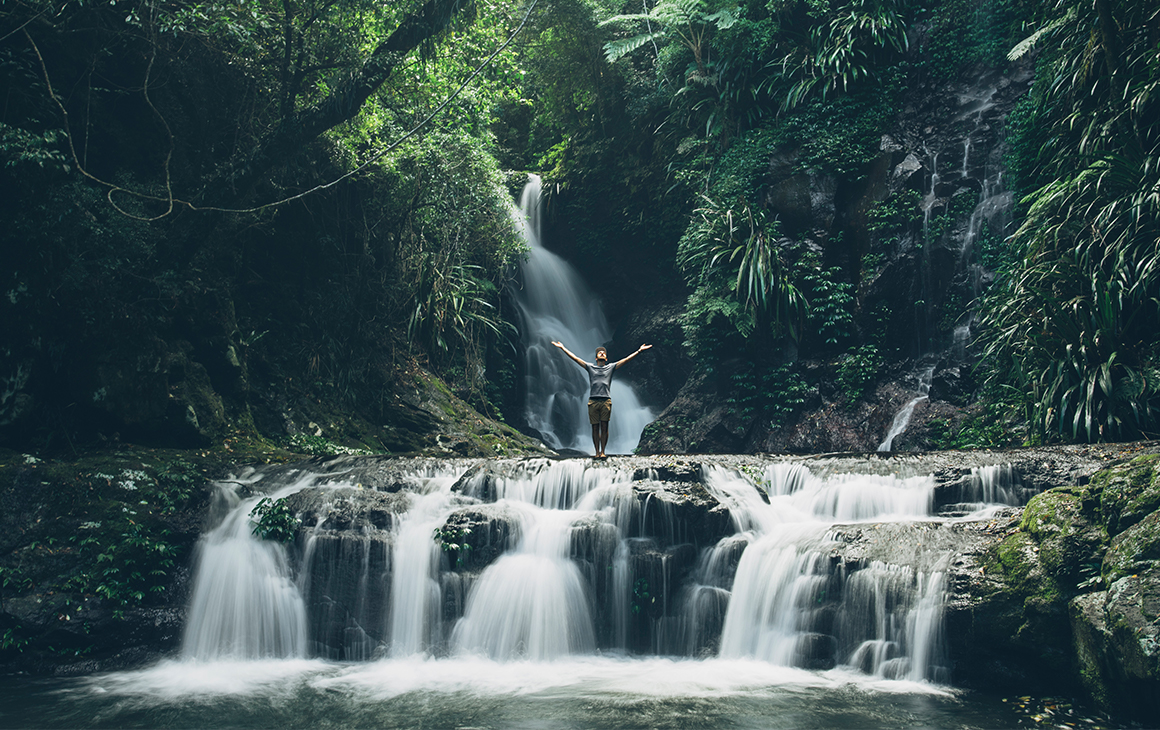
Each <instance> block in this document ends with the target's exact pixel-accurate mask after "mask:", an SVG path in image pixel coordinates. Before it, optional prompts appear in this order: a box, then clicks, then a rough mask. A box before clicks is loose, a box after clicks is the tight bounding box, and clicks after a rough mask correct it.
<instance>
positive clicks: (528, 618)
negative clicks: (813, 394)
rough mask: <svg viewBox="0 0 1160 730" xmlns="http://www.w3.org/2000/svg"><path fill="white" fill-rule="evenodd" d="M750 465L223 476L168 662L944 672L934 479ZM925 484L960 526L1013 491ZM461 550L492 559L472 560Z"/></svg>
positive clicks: (1000, 469) (1002, 473)
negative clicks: (731, 665) (258, 528)
mask: <svg viewBox="0 0 1160 730" xmlns="http://www.w3.org/2000/svg"><path fill="white" fill-rule="evenodd" d="M734 458H736V457H734ZM748 458H750V459H751V461H752V465H750V466H748V467H746V468H744V469H743V470H742V471H738V469H737V468H736V467H735V466H733V465H732V464H734V463H735V462H733V461H729V458H728V457H722V458H721V461H722V462H723V463H717V462H715V461H712V460H707V461H702V462H701V463H700V464H699V465H697V466H696V468H694V469H688V468H685V467H681V465H680V464H676V463H660V462H658V461H657V460H653V459H640V460H632V461H627V460H626V462H625V464H626V465H629V466H631V468H625V467H617V468H613V467H596V466H594V465H592V464H591V463H590V462H589V461H587V460H582V459H564V460H550V459H545V458H534V459H516V460H448V461H447V462H446V463H444V464H442V465H437V466H435V467H432V466H430V465H428V466H427V467H425V469H419V470H416V469H413V468H410V467H409V465H408V463H407V460H398V461H399V466H397V467H384V466H383V464H391V463H393V462H392V461H391V460H382V461H372V460H371V459H369V458H367V459H363V460H361V461H360V460H359V459H348V460H347V461H344V462H341V463H340V464H337V465H335V466H333V467H332V468H333V469H339V468H340V467H341V468H343V469H344V470H343V471H338V472H337V474H335V473H333V472H332V474H331V475H320V474H312V473H311V472H310V471H309V469H310V468H312V467H313V466H314V465H310V466H308V467H305V468H302V467H296V468H293V469H284V470H283V472H282V473H280V474H279V473H277V472H275V471H273V470H268V471H266V472H263V473H262V474H263V475H264V476H263V478H262V479H260V480H251V481H249V482H246V483H245V484H242V483H240V482H241V481H242V480H232V481H233V483H232V484H231V483H223V484H221V485H219V491H218V495H219V500H220V501H221V505H222V506H221V510H222V511H224V512H225V515H224V517H223V519H222V520H221V522H220V524H219V525H218V526H216V527H214V528H213V529H212V530H210V531H209V532H208V533H207V534H206V536H205V537H204V538H203V541H202V546H201V548H200V550H199V557H198V565H197V570H196V577H195V585H194V591H193V599H192V601H191V604H190V610H189V624H188V628H187V630H186V633H185V644H184V648H183V657H184V658H185V660H186V661H187V662H193V663H197V662H206V661H221V660H231V661H232V660H256V659H270V658H276V659H295V658H310V657H321V658H323V659H328V660H342V661H363V662H365V661H368V660H372V659H377V660H379V661H382V662H413V661H416V660H422V661H426V660H429V659H438V660H439V661H491V662H499V663H509V662H513V661H518V662H560V661H572V660H575V658H577V657H594V656H595V655H597V654H598V653H599V654H604V655H617V656H625V655H632V654H648V655H655V654H660V655H664V654H668V655H678V656H685V657H696V658H702V659H703V658H706V657H716V660H719V661H758V662H763V663H767V664H771V665H778V666H784V667H787V668H800V669H806V670H812V671H827V670H831V669H839V670H842V671H844V672H851V671H853V672H857V673H861V674H863V675H866V676H872V677H878V678H880V679H890V680H908V681H920V682H930V681H935V682H945V681H947V680H948V675H947V672H946V666H947V664H948V662H947V660H946V657H945V656H944V653H945V652H944V649H943V637H942V613H943V607H944V604H945V599H946V593H947V577H946V575H947V565H948V561H949V555H950V548H949V544H950V543H949V542H948V541H952V540H953V533H954V531H953V529H951V528H948V529H947V530H946V531H945V533H942V534H943V535H944V537H940V536H939V535H938V534H936V533H937V532H938V530H940V529H941V525H942V524H943V522H942V520H943V519H944V518H940V517H936V516H935V514H936V513H935V500H934V494H935V487H936V482H935V479H934V477H932V476H929V475H923V474H916V475H913V476H906V475H902V474H898V473H859V472H858V471H850V469H849V468H845V469H842V470H837V471H833V472H832V473H831V472H825V471H822V472H819V473H815V472H814V471H812V470H811V468H808V467H807V466H806V464H804V463H802V462H790V461H783V460H771V459H768V458H764V457H748ZM363 463H365V464H367V465H366V466H363V467H359V466H358V465H359V464H363ZM883 463H886V462H883ZM641 464H646V465H647V467H646V468H641V466H640V465H641ZM726 464H729V465H726ZM754 465H756V466H754ZM868 465H869V463H868ZM392 468H394V469H395V470H394V471H391V469H392ZM299 469H302V470H301V471H299ZM674 479H676V480H677V481H668V480H674ZM279 480H281V481H279ZM367 482H370V486H366V485H365V484H366V483H367ZM376 485H377V486H376ZM261 487H265V488H266V491H267V493H268V494H269V495H270V496H271V497H272V498H274V499H283V498H284V499H286V500H287V502H286V503H287V504H288V505H291V506H292V508H293V509H294V510H295V511H296V513H297V514H298V515H300V517H301V519H302V527H301V528H300V530H299V538H298V540H296V541H295V542H294V543H291V544H289V545H282V544H278V543H273V542H269V541H262V540H258V539H256V538H255V537H254V536H253V534H252V531H251V527H250V512H251V511H252V509H253V507H254V505H255V504H256V502H257V500H258V499H259V496H253V497H248V498H245V499H243V498H241V497H240V496H239V493H246V491H245V490H252V491H254V492H257V491H258V490H259V488H261ZM940 489H942V490H943V491H942V492H940V499H941V502H940V505H939V509H940V510H943V509H945V507H946V504H944V503H945V502H948V501H953V500H955V499H958V500H959V501H960V502H961V503H963V504H961V505H959V507H962V508H963V509H961V510H959V512H960V514H959V515H958V516H956V517H955V519H960V520H961V519H972V517H971V515H972V514H976V515H983V514H990V512H988V510H992V511H993V510H994V509H995V508H996V507H997V506H998V505H1001V504H1013V503H1025V501H1026V498H1027V496H1028V492H1027V490H1024V489H1023V487H1022V485H1020V484H1019V480H1018V473H1017V472H1016V471H1015V470H1014V469H1013V468H1012V467H1011V466H1010V465H1006V466H996V467H987V466H984V467H978V468H976V469H975V470H973V471H972V472H971V474H970V475H969V477H966V476H965V477H963V478H962V479H960V480H959V481H957V482H954V483H951V484H946V485H942V487H940ZM693 504H699V505H700V506H697V507H695V508H694V507H692V505H693ZM968 510H971V511H969V512H968ZM714 515H716V517H714ZM975 519H977V518H975ZM493 525H501V526H502V529H499V530H498V531H497V532H495V533H494V535H492V536H488V535H484V534H483V533H484V530H485V526H493ZM488 529H490V528H488ZM473 530H476V531H477V532H473ZM489 535H491V533H489ZM492 537H495V539H492ZM445 541H450V542H453V543H454V545H452V547H451V550H452V551H454V552H451V553H449V552H447V544H446V542H445ZM441 543H442V549H441ZM460 543H462V544H460ZM472 549H476V550H480V551H483V550H490V551H491V552H490V554H488V555H485V556H481V558H480V559H479V560H478V561H475V560H474V559H473V558H472V556H471V555H470V552H471V550H472ZM464 555H466V556H467V559H466V560H465V559H463V556H464ZM457 556H458V557H457Z"/></svg>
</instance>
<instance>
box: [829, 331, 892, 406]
mask: <svg viewBox="0 0 1160 730" xmlns="http://www.w3.org/2000/svg"><path fill="white" fill-rule="evenodd" d="M882 364H883V363H882V356H881V355H880V354H879V353H878V346H877V345H873V344H865V345H862V346H861V347H857V348H852V349H851V350H850V351H849V352H847V353H846V354H845V355H843V356H842V359H841V360H840V361H839V362H838V388H839V389H840V390H841V392H842V395H843V396H845V398H846V400H847V401H848V402H849V403H853V402H854V401H856V400H858V399H859V398H861V397H862V395H863V393H865V392H866V389H867V388H868V387H870V386H871V385H872V384H873V383H874V381H875V380H877V379H878V373H879V372H880V371H881V369H882Z"/></svg>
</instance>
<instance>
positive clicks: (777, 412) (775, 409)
mask: <svg viewBox="0 0 1160 730" xmlns="http://www.w3.org/2000/svg"><path fill="white" fill-rule="evenodd" d="M809 393H810V387H809V386H808V385H807V384H806V382H805V380H803V379H802V377H801V375H800V374H799V373H798V371H797V369H796V368H794V367H793V366H792V365H776V366H772V367H771V366H765V365H762V364H760V363H758V362H756V361H754V360H746V361H745V362H744V363H743V364H742V365H741V366H740V369H739V370H737V371H736V372H734V373H733V374H732V375H731V376H730V384H729V396H728V397H727V399H726V402H727V403H728V404H729V408H730V410H731V411H732V412H734V413H736V414H737V415H739V416H740V417H741V418H743V419H745V420H747V421H750V420H753V419H760V420H761V421H762V422H764V423H765V424H767V425H768V426H769V427H770V428H779V427H780V426H782V425H784V424H785V423H787V422H788V421H789V419H790V417H791V416H792V415H793V414H794V413H795V412H796V411H797V409H798V408H800V407H801V406H802V404H804V403H805V401H806V397H807V396H808V395H809Z"/></svg>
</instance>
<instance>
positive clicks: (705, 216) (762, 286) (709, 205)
mask: <svg viewBox="0 0 1160 730" xmlns="http://www.w3.org/2000/svg"><path fill="white" fill-rule="evenodd" d="M702 201H703V205H702V207H700V208H698V209H697V211H696V217H695V218H694V219H693V222H692V223H691V224H690V225H689V228H688V229H687V230H686V231H685V235H684V236H683V237H682V238H681V241H680V243H679V244H678V250H677V262H678V265H679V266H680V268H681V269H682V270H683V271H684V272H685V273H686V276H687V277H688V281H689V283H690V284H691V285H694V286H697V287H698V288H700V287H701V286H704V285H706V284H708V283H709V282H711V281H712V280H713V279H714V277H715V276H716V275H718V274H719V273H720V272H724V273H725V274H726V275H727V276H728V278H729V279H730V280H731V282H732V284H731V288H732V296H733V298H734V300H735V301H736V302H737V304H738V305H740V308H741V310H744V311H746V312H749V313H751V314H752V317H753V320H752V321H753V322H755V323H759V322H760V323H768V326H769V327H770V328H772V331H773V333H774V334H780V333H782V332H785V333H788V334H789V335H790V336H791V337H796V336H797V331H798V326H799V322H800V320H801V317H802V315H803V314H804V310H805V300H804V299H803V297H802V296H801V294H800V293H799V292H798V290H797V288H796V287H795V286H794V285H793V284H792V283H791V282H790V280H789V277H788V276H787V268H786V266H785V265H784V264H783V262H782V260H781V254H780V251H779V248H778V245H777V241H776V239H777V235H778V228H777V225H776V222H767V221H766V220H765V216H764V215H763V214H762V213H761V212H760V211H755V210H754V209H753V208H751V207H750V206H749V204H748V203H746V202H745V201H744V200H742V201H739V202H740V205H738V206H737V208H738V209H737V210H734V209H733V208H731V207H727V206H725V205H722V204H720V203H718V202H717V201H715V200H713V199H711V198H709V197H707V196H702ZM733 322H734V323H735V326H738V325H740V328H739V329H738V332H739V333H741V334H742V335H748V332H747V331H744V330H745V329H746V328H747V327H748V324H747V320H744V319H742V318H734V319H733Z"/></svg>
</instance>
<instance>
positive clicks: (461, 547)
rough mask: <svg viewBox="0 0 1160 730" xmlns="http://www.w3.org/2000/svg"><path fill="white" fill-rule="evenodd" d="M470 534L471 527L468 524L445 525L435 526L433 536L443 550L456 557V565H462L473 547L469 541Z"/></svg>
mask: <svg viewBox="0 0 1160 730" xmlns="http://www.w3.org/2000/svg"><path fill="white" fill-rule="evenodd" d="M470 535H471V528H470V527H468V526H466V525H444V526H442V527H437V528H435V532H434V534H433V535H432V537H434V539H435V542H437V543H439V547H440V548H442V550H443V552H445V553H448V554H449V555H450V556H452V557H453V558H454V560H455V564H456V566H462V565H463V564H464V562H466V560H467V558H468V556H469V554H470V551H471V549H472V548H471V543H469V542H468V541H467V538H468V537H469V536H470Z"/></svg>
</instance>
